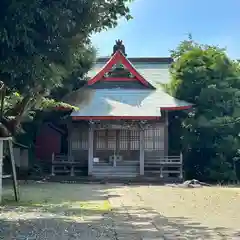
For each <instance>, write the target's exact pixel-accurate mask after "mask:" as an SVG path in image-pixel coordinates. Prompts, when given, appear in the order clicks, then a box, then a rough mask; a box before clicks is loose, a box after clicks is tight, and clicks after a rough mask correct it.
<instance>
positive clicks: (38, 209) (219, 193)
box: [0, 183, 240, 240]
mask: <svg viewBox="0 0 240 240" xmlns="http://www.w3.org/2000/svg"><path fill="white" fill-rule="evenodd" d="M20 191H21V202H20V203H19V204H15V203H14V202H12V201H9V199H10V190H9V189H7V188H5V190H4V198H5V201H4V203H5V204H4V205H3V206H1V207H0V239H4V240H8V239H9V240H10V239H18V240H21V239H24V240H27V239H29V240H30V239H34V240H40V239H41V240H43V239H46V240H73V239H80V240H95V239H100V240H110V239H111V240H123V239H124V240H135V239H136V240H153V239H156V240H161V239H165V240H166V239H168V240H170V239H172V240H173V239H174V240H176V239H190V240H197V239H199V240H200V239H204V240H208V239H222V240H223V239H240V204H239V203H240V189H238V188H217V187H204V188H197V189H181V188H171V187H163V186H123V185H116V184H108V185H103V184H101V185H96V184H85V185H84V184H60V183H31V184H24V185H21V188H20ZM6 199H8V200H6Z"/></svg>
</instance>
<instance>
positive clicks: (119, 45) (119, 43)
mask: <svg viewBox="0 0 240 240" xmlns="http://www.w3.org/2000/svg"><path fill="white" fill-rule="evenodd" d="M117 51H121V52H122V54H123V55H124V56H125V57H126V56H127V54H126V52H125V46H124V44H123V41H122V40H120V39H118V40H116V41H115V45H114V46H113V54H112V56H113V55H114V54H115V53H116V52H117Z"/></svg>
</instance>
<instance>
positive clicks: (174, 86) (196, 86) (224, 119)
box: [165, 36, 240, 181]
mask: <svg viewBox="0 0 240 240" xmlns="http://www.w3.org/2000/svg"><path fill="white" fill-rule="evenodd" d="M172 57H173V58H174V62H173V64H172V66H171V77H172V80H171V82H170V83H169V84H168V85H166V86H165V87H166V89H167V91H169V92H170V93H171V94H172V95H173V96H175V97H177V98H180V99H183V100H186V101H189V102H190V103H192V104H194V106H193V108H192V110H191V111H188V112H182V113H172V116H171V117H172V118H173V114H177V116H178V120H177V121H174V122H175V123H173V124H172V126H171V127H172V128H175V129H176V128H178V129H179V131H180V134H179V135H180V139H181V143H180V144H181V147H182V148H183V150H184V159H185V171H186V176H187V177H189V178H193V177H194V178H198V179H202V180H214V181H226V180H234V179H236V175H235V171H234V164H233V163H234V159H236V157H237V155H238V149H240V141H239V132H240V128H239V122H240V121H239V119H240V112H239V95H240V71H239V64H238V62H235V61H232V60H231V59H229V58H228V57H227V55H226V53H225V51H224V49H220V48H218V47H215V46H209V45H202V44H198V43H196V42H194V41H193V39H192V38H191V36H190V38H189V39H188V40H186V41H183V42H181V43H180V45H179V46H178V47H177V49H176V50H174V51H172ZM179 120H180V121H179ZM179 124H181V125H179ZM172 132H173V133H174V131H173V130H172ZM178 137H179V136H178ZM173 138H174V137H173ZM174 139H175V140H176V138H174ZM170 145H171V143H170ZM175 147H176V145H175ZM178 147H179V146H178Z"/></svg>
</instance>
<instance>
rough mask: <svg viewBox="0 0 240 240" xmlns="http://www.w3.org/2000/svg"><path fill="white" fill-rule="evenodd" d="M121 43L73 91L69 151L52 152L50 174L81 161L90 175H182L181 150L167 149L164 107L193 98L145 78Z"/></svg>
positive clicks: (71, 170)
mask: <svg viewBox="0 0 240 240" xmlns="http://www.w3.org/2000/svg"><path fill="white" fill-rule="evenodd" d="M121 44H122V42H121V41H118V42H117V44H116V45H115V47H114V53H113V55H112V56H111V58H110V59H108V61H107V62H106V64H105V66H104V67H103V68H102V69H101V70H100V71H99V72H98V73H97V74H96V75H95V76H94V77H92V78H91V80H89V81H88V82H87V84H86V85H85V86H84V87H82V88H81V89H80V90H78V91H77V94H78V95H79V96H80V99H81V101H79V102H77V100H76V99H77V98H75V105H78V106H79V110H78V111H73V112H72V114H71V118H70V119H69V120H68V155H67V156H65V157H64V156H59V155H56V154H53V157H52V175H55V174H59V173H65V174H69V175H71V176H74V175H76V174H77V173H78V172H80V169H81V168H84V167H85V168H87V169H88V175H91V176H94V177H102V178H105V177H121V178H122V177H128V178H130V177H131V178H132V177H137V176H156V177H158V178H165V177H166V178H167V177H175V178H182V177H183V176H182V161H183V157H182V154H181V153H179V154H178V155H177V156H169V154H168V137H169V136H168V111H171V110H184V109H188V108H191V104H189V103H187V102H184V101H181V100H177V99H175V98H173V97H171V96H170V95H168V94H167V93H165V92H164V91H163V90H162V89H160V88H159V87H156V86H155V85H154V84H153V83H152V82H151V81H150V79H149V80H148V79H145V78H144V77H143V76H142V75H141V74H140V73H139V72H138V71H137V70H136V69H135V68H134V66H133V65H132V64H131V62H130V61H129V60H128V59H127V58H126V54H125V47H123V46H119V45H121ZM122 49H124V52H122V51H123V50H122ZM83 96H84V97H83ZM70 103H72V102H70Z"/></svg>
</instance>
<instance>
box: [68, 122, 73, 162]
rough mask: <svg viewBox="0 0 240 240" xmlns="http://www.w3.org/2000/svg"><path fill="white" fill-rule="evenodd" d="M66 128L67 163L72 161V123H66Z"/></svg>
mask: <svg viewBox="0 0 240 240" xmlns="http://www.w3.org/2000/svg"><path fill="white" fill-rule="evenodd" d="M67 128H68V139H67V140H68V161H71V160H72V131H73V126H72V122H68V123H67Z"/></svg>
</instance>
